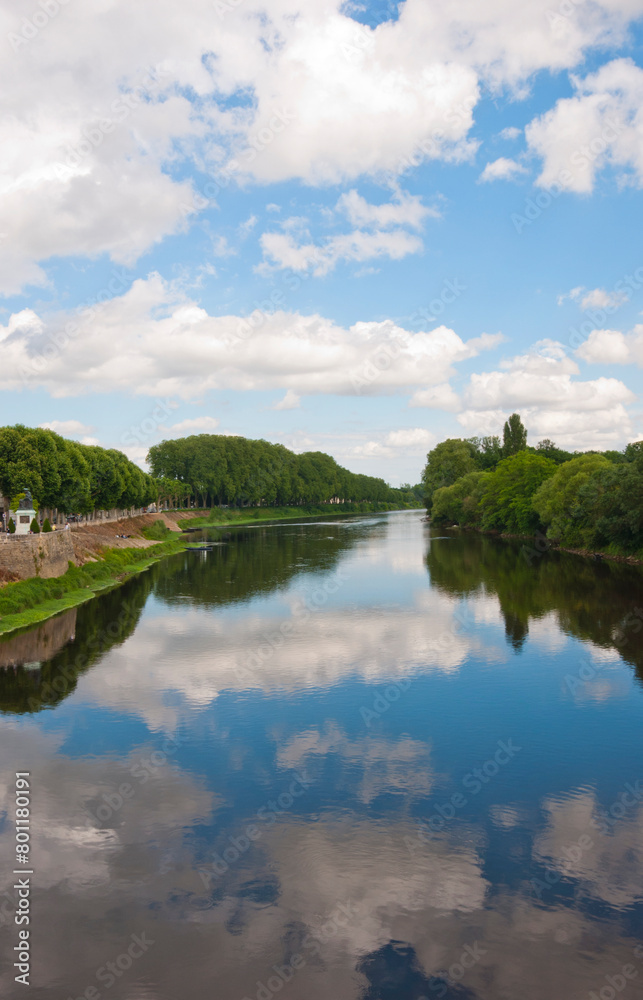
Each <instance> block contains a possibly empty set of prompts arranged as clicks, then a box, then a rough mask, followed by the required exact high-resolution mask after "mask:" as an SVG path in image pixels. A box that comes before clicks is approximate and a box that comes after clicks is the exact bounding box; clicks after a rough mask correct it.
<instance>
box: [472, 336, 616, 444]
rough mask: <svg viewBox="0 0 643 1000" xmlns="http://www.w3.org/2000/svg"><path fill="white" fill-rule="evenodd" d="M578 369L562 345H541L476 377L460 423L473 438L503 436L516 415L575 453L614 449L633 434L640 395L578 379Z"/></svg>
mask: <svg viewBox="0 0 643 1000" xmlns="http://www.w3.org/2000/svg"><path fill="white" fill-rule="evenodd" d="M577 373H578V366H577V364H576V362H575V361H573V359H571V358H569V357H567V355H566V354H565V350H564V348H563V346H562V344H558V343H556V342H555V341H540V342H539V343H538V344H535V345H534V347H533V348H532V350H531V351H530V352H529V353H527V354H524V355H519V356H516V357H514V358H510V359H508V360H507V361H505V362H504V363H503V365H502V370H496V371H491V372H480V373H477V374H473V375H471V378H470V380H469V383H468V385H467V387H466V389H465V391H464V407H465V409H464V410H463V412H462V413H460V414H459V415H458V420H459V422H460V423H461V424H462V426H463V427H465V428H466V429H467V430H469V431H471V432H472V433H491V434H497V433H498V432H499V430H500V428H501V427H502V424H503V422H504V421H505V420H506V419H507V417H508V416H509V414H510V413H511V412H512V411H515V410H518V411H519V412H520V413H521V415H522V418H523V422H524V423H525V425H526V426H527V427H528V428H529V430H530V432H531V433H532V435H535V436H536V437H539V438H542V437H550V438H553V439H555V440H556V441H557V442H558V443H559V444H560V445H561V446H562V447H566V448H570V449H572V450H574V449H587V448H600V447H612V446H614V445H617V444H620V443H622V442H623V440H624V439H625V438H626V437H627V435H628V434H630V433H631V430H632V424H631V420H630V417H629V414H628V412H627V409H626V406H627V405H628V404H629V403H632V402H633V401H634V400H635V398H636V397H635V396H634V394H633V393H632V392H631V390H630V389H628V387H627V386H626V385H625V384H624V383H623V382H621V381H619V380H618V379H615V378H606V377H604V376H601V377H600V378H597V379H592V380H588V381H582V380H580V379H574V378H573V376H574V375H576V374H577Z"/></svg>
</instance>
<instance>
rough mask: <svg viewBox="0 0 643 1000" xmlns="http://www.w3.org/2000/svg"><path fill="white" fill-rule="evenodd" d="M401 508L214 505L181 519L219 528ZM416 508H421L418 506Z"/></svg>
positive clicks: (189, 524) (375, 505)
mask: <svg viewBox="0 0 643 1000" xmlns="http://www.w3.org/2000/svg"><path fill="white" fill-rule="evenodd" d="M400 509H407V510H413V509H415V508H412V507H410V506H409V507H407V508H400V507H399V506H398V505H396V504H389V503H366V502H365V503H344V504H317V505H315V504H308V505H306V506H302V507H241V508H236V507H235V508H224V507H223V508H222V507H213V508H212V509H211V510H210V511H208V512H207V514H206V513H205V512H204V513H203V514H202V516H196V517H194V518H190V519H189V520H186V521H182V522H181V523H180V527H181V528H182V529H183V531H186V530H189V529H190V528H221V527H226V526H227V525H233V524H257V523H260V522H262V521H287V520H293V519H294V520H296V519H297V518H301V517H322V516H323V517H337V516H338V515H340V514H377V513H383V512H386V511H392V510H400ZM417 509H418V510H420V509H421V508H420V507H418V508H417Z"/></svg>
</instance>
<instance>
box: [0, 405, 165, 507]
mask: <svg viewBox="0 0 643 1000" xmlns="http://www.w3.org/2000/svg"><path fill="white" fill-rule="evenodd" d="M25 489H29V490H30V491H31V494H32V496H33V498H34V508H35V510H38V509H39V507H51V508H58V510H60V511H64V512H65V513H67V514H72V513H79V514H87V513H89V512H90V511H93V510H111V509H112V508H114V507H118V508H121V509H125V508H127V507H141V506H143V505H144V504H147V503H150V502H151V501H152V500H155V499H156V496H157V491H156V486H155V484H154V482H153V480H152V478H151V476H149V475H147V474H146V473H145V472H143V471H142V470H141V469H139V467H138V466H137V465H134V463H133V462H130V460H129V459H128V458H127V457H126V456H125V455H124V454H123V453H122V452H120V451H116V450H115V449H105V448H99V447H97V446H95V445H82V444H78V442H76V441H68V440H67V439H66V438H63V437H61V436H60V435H59V434H56V433H54V431H49V430H44V429H42V428H40V427H24V426H23V425H22V424H16V425H15V426H14V427H1V428H0V493H2V494H4V495H5V496H9V497H19V496H20V495H23V496H24V492H23V491H24V490H25ZM12 504H15V505H13V506H12V509H13V510H16V507H17V503H15V501H12Z"/></svg>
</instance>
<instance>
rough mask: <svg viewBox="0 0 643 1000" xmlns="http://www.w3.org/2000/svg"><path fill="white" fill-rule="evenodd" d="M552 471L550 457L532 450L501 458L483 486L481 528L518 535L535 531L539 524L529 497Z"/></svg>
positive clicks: (553, 468)
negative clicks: (516, 533)
mask: <svg viewBox="0 0 643 1000" xmlns="http://www.w3.org/2000/svg"><path fill="white" fill-rule="evenodd" d="M555 471H556V464H555V463H554V462H553V461H552V460H551V459H550V458H545V457H544V456H543V455H538V454H536V453H535V452H532V451H525V450H522V451H519V452H518V453H517V454H515V455H512V456H511V457H510V458H503V460H502V462H500V463H499V464H498V467H497V469H495V470H494V471H493V472H491V473H489V477H488V479H487V480H486V483H485V491H484V493H483V495H482V499H481V501H480V504H481V508H482V527H483V528H484V529H485V530H489V529H496V530H499V531H512V532H518V533H520V534H528V533H531V532H533V531H535V530H536V529H537V528H538V527H539V524H540V521H539V516H538V514H537V512H536V511H535V510H534V507H533V504H532V498H533V496H534V493H535V492H536V491H537V490H538V488H539V487H540V486H541V485H542V483H544V481H545V480H546V479H548V478H549V477H550V476H553V474H554V473H555Z"/></svg>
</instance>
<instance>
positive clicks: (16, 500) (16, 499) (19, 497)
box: [10, 490, 38, 511]
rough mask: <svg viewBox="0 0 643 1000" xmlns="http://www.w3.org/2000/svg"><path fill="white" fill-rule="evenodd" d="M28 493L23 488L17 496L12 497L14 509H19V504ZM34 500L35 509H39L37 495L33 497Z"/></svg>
mask: <svg viewBox="0 0 643 1000" xmlns="http://www.w3.org/2000/svg"><path fill="white" fill-rule="evenodd" d="M26 495H27V494H26V493H25V491H24V490H21V491H20V493H16V495H15V496H13V497H11V501H10V503H11V509H12V510H18V506H19V504H20V501H21V500H22V499H23V498H24V497H26ZM32 501H33V510H35V511H38V501H37V500H36V498H35V497H32Z"/></svg>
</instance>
